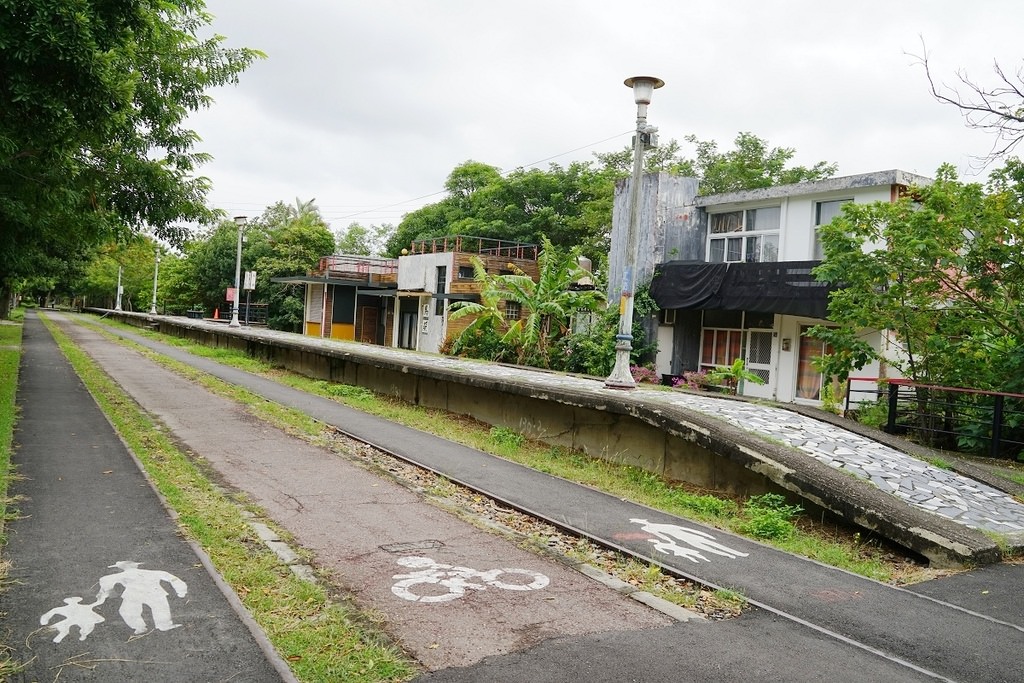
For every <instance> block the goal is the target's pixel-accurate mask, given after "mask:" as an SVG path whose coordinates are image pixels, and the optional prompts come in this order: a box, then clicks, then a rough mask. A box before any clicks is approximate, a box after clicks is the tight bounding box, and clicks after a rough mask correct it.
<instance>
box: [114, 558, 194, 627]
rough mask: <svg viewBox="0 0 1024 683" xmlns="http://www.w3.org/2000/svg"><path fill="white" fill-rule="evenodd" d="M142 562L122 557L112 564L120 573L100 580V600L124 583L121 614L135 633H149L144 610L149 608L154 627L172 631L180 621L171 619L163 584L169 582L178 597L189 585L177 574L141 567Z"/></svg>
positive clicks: (122, 586)
mask: <svg viewBox="0 0 1024 683" xmlns="http://www.w3.org/2000/svg"><path fill="white" fill-rule="evenodd" d="M139 564H140V563H139V562H130V561H125V560H122V561H120V562H117V563H115V564H112V565H110V569H115V568H116V569H120V570H121V571H120V572H116V573H114V574H107V575H106V576H104V577H103V578H101V579H100V591H99V593H97V594H96V599H97V601H98V603H102V602H104V601H106V599H107V597H109V596H110V595H112V594H113V593H114V590H115V589H116V588H117V587H118V586H121V607H120V608H119V609H118V611H117V612H118V614H120V615H121V618H122V619H124V623H126V624H127V625H128V626H129V627H130V628H132V629H133V630H134V631H135V633H136V635H140V634H143V633H145V632H146V630H147V627H146V620H145V619H144V618H143V616H142V610H143V608H145V607H148V608H149V611H150V614H152V616H153V627H154V628H156V629H157V630H158V631H169V630H171V629H172V628H177V627H179V626H181V624H175V623H174V620H173V619H172V618H171V606H170V604H169V603H168V601H167V595H168V593H167V590H166V589H165V588H164V587H163V584H164V583H167V584H170V586H171V588H173V589H174V592H175V593H176V594H177V595H178V597H179V598H183V597H185V594H186V593H188V586H187V585H186V583H185V582H184V581H182V580H181V579H179V578H178V577H177V576H175V575H174V574H170V573H168V572H164V571H157V570H150V569H139Z"/></svg>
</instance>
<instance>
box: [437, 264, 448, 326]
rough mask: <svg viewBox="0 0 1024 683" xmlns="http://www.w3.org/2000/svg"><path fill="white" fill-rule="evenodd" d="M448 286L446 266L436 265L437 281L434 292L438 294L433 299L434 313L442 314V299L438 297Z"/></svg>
mask: <svg viewBox="0 0 1024 683" xmlns="http://www.w3.org/2000/svg"><path fill="white" fill-rule="evenodd" d="M447 288H448V266H438V267H437V282H436V284H435V285H434V293H435V294H437V295H438V296H437V297H436V298H435V299H434V315H444V299H442V298H441V297H440V295H441V294H444V293H445V292H446V291H447Z"/></svg>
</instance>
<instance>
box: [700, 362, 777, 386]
mask: <svg viewBox="0 0 1024 683" xmlns="http://www.w3.org/2000/svg"><path fill="white" fill-rule="evenodd" d="M707 379H708V381H709V382H710V383H711V384H717V385H720V386H725V387H728V388H729V393H730V394H735V393H736V392H737V390H738V389H739V386H740V382H752V383H754V384H764V380H763V379H761V378H760V377H759V376H758V375H755V374H754V373H752V372H751V371H749V370H747V369H746V367H744V364H743V359H742V358H737V359H736V360H734V361H733V362H732V365H730V366H729V367H727V368H715V369H714V370H710V371H708V376H707Z"/></svg>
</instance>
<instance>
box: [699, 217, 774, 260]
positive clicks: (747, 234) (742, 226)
mask: <svg viewBox="0 0 1024 683" xmlns="http://www.w3.org/2000/svg"><path fill="white" fill-rule="evenodd" d="M781 219H782V207H780V206H766V207H763V208H760V209H747V210H746V211H727V212H724V213H713V214H711V216H710V233H711V234H710V235H709V237H708V262H709V263H741V262H746V263H764V262H774V261H778V260H779V225H780V222H781Z"/></svg>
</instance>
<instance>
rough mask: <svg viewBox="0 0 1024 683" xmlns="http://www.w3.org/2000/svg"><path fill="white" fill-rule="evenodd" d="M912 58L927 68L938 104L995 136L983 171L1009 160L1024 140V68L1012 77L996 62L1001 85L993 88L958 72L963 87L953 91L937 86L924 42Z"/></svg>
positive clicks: (967, 122) (962, 71)
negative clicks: (986, 167)
mask: <svg viewBox="0 0 1024 683" xmlns="http://www.w3.org/2000/svg"><path fill="white" fill-rule="evenodd" d="M910 56H911V57H914V58H915V59H916V60H917V62H918V64H920V65H921V66H923V67H924V73H925V77H926V78H927V79H928V87H929V89H930V91H931V94H932V97H934V98H935V100H936V101H938V102H941V103H943V104H950V105H953V106H954V107H956V108H957V109H959V110H960V113H961V115H962V116H963V118H964V122H965V123H966V124H967V127H968V128H974V129H976V130H983V131H986V132H989V133H991V134H993V136H994V140H993V142H992V148H991V149H990V150H989V153H988V154H987V155H986V156H984V157H981V158H980V159H979V161H980V162H981V164H982V167H985V166H988V165H989V164H991V163H992V162H994V161H996V160H998V159H1001V158H1003V157H1005V156H1006V155H1008V154H1009V153H1010V152H1012V151H1013V149H1014V147H1016V146H1017V144H1018V143H1019V142H1020V141H1021V140H1022V139H1024V66H1022V67H1021V68H1019V69H1017V72H1016V73H1015V74H1013V75H1012V76H1011V75H1007V73H1006V72H1005V71H1004V70H1003V68H1002V66H1000V64H999V62H997V61H993V63H992V69H993V71H994V72H995V74H996V77H997V82H996V84H995V85H994V86H991V87H986V86H982V85H980V84H978V83H976V82H975V81H973V80H971V79H970V78H969V77H968V75H967V72H966V71H964V70H960V71H957V72H956V76H957V80H959V81H960V85H958V86H956V87H951V86H948V85H946V84H945V83H941V84H940V83H936V81H935V78H934V76H933V75H932V70H931V66H930V64H929V63H928V51H927V49H926V48H925V45H924V41H923V40H922V41H921V54H920V55H913V54H911V55H910Z"/></svg>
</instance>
